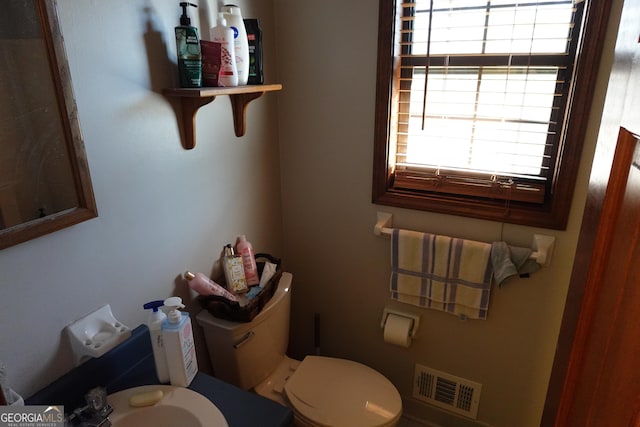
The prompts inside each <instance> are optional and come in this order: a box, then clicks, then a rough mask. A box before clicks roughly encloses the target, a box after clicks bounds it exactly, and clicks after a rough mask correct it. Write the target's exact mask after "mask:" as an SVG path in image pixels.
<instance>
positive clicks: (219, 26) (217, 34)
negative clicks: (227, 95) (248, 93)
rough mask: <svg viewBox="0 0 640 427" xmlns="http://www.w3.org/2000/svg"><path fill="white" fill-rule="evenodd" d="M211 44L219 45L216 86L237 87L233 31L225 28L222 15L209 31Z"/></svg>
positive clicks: (221, 14)
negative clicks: (218, 67)
mask: <svg viewBox="0 0 640 427" xmlns="http://www.w3.org/2000/svg"><path fill="white" fill-rule="evenodd" d="M209 38H210V39H211V41H212V42H216V43H220V71H219V72H218V86H225V87H229V86H238V70H237V68H236V56H235V54H234V52H235V50H234V41H233V30H232V29H231V28H230V27H228V26H227V20H226V19H225V17H224V14H223V13H218V19H217V21H216V26H215V27H212V28H211V31H209Z"/></svg>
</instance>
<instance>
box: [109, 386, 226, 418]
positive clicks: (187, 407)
mask: <svg viewBox="0 0 640 427" xmlns="http://www.w3.org/2000/svg"><path fill="white" fill-rule="evenodd" d="M155 390H160V391H162V393H163V395H162V399H160V400H159V401H158V402H157V403H155V404H153V405H150V406H143V407H133V406H131V405H130V404H129V399H130V398H131V397H132V396H135V395H139V394H140V393H147V392H150V391H155ZM107 400H108V402H109V404H110V405H111V406H112V407H113V412H112V413H111V415H110V416H109V419H110V420H111V423H112V426H113V427H145V426H149V427H151V426H153V427H176V426H180V427H229V425H228V424H227V420H226V419H225V418H224V415H222V413H221V412H220V410H219V409H218V408H217V407H216V405H214V404H213V403H211V401H210V400H209V399H207V398H206V397H204V396H202V395H201V394H199V393H196V392H195V391H193V390H189V389H188V388H182V387H174V386H169V385H150V386H141V387H133V388H129V389H126V390H122V391H119V392H117V393H113V394H110V395H109V396H107Z"/></svg>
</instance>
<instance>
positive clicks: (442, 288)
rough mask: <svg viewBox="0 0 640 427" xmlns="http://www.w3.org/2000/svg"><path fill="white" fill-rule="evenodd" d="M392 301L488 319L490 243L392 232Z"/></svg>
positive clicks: (406, 231)
mask: <svg viewBox="0 0 640 427" xmlns="http://www.w3.org/2000/svg"><path fill="white" fill-rule="evenodd" d="M391 267H392V272H391V297H392V299H395V300H397V301H400V302H404V303H409V304H413V305H417V306H420V307H427V308H432V309H436V310H442V311H445V312H448V313H451V314H455V315H457V316H460V317H463V318H465V317H466V318H471V319H486V318H487V311H488V308H489V296H490V291H491V276H492V266H491V244H489V243H482V242H475V241H471V240H464V239H456V238H452V237H447V236H438V235H434V234H428V233H420V232H417V231H409V230H398V229H394V230H393V233H392V235H391Z"/></svg>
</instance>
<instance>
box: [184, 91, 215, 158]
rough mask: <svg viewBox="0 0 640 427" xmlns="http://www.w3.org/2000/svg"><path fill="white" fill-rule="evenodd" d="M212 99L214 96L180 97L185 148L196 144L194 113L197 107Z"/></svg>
mask: <svg viewBox="0 0 640 427" xmlns="http://www.w3.org/2000/svg"><path fill="white" fill-rule="evenodd" d="M214 99H216V97H215V96H208V97H205V98H188V97H183V98H180V106H181V108H182V124H183V128H184V148H185V150H191V149H192V148H194V147H195V146H196V114H197V113H198V109H199V108H200V107H202V106H203V105H207V104H209V103H210V102H211V101H213V100H214Z"/></svg>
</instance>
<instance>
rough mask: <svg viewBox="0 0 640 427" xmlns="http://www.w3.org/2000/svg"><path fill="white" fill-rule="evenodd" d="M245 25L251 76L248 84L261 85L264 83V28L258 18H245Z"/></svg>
mask: <svg viewBox="0 0 640 427" xmlns="http://www.w3.org/2000/svg"><path fill="white" fill-rule="evenodd" d="M244 27H245V29H246V30H247V42H248V44H249V78H248V80H247V84H250V85H261V84H263V83H264V73H263V71H262V30H261V29H260V25H259V24H258V20H257V19H245V20H244Z"/></svg>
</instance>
